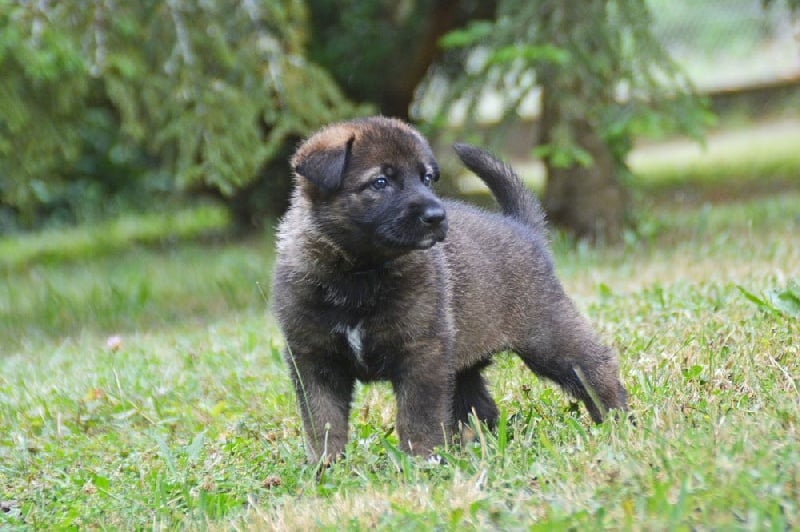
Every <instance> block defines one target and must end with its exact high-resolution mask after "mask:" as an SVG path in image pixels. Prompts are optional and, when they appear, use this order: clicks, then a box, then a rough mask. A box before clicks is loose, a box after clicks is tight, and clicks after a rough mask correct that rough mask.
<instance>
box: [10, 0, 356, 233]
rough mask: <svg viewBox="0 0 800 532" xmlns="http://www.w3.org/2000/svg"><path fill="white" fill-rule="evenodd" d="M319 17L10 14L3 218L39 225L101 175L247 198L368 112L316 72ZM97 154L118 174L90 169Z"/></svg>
mask: <svg viewBox="0 0 800 532" xmlns="http://www.w3.org/2000/svg"><path fill="white" fill-rule="evenodd" d="M307 17H308V15H307V12H306V8H305V4H304V2H302V1H301V0H209V1H204V2H193V1H189V0H143V1H141V2H118V1H114V0H87V1H86V2H47V1H42V2H24V1H3V2H0V70H2V72H3V75H2V77H0V207H3V206H4V207H5V208H6V209H7V210H8V209H10V210H12V211H13V212H14V214H15V215H21V217H22V219H23V220H26V219H27V221H28V222H32V221H33V220H34V217H35V215H36V213H37V209H38V208H39V206H40V205H42V204H47V203H48V202H49V201H53V200H54V199H56V198H63V197H64V196H65V194H66V191H67V190H68V189H69V187H70V186H71V185H74V184H75V183H76V182H79V181H81V180H83V181H86V180H87V178H89V179H88V180H89V181H92V182H96V181H97V180H98V179H97V178H98V174H105V175H109V174H113V175H120V173H121V174H122V175H123V176H125V178H126V179H123V181H125V180H128V181H131V180H148V179H149V180H151V181H153V180H155V179H156V178H158V177H161V178H162V179H163V178H164V176H168V178H167V179H168V184H167V188H171V187H178V188H182V189H185V188H192V187H198V188H204V189H209V188H210V189H213V190H216V191H218V192H219V193H221V194H223V195H230V194H232V193H234V192H235V191H236V190H237V189H239V188H241V187H243V186H245V185H246V184H247V183H248V182H250V181H251V180H253V179H254V178H255V177H256V175H257V173H258V170H259V169H260V168H261V167H263V166H264V165H265V164H266V163H267V162H268V161H270V159H271V158H272V157H273V156H274V155H275V154H276V153H277V152H278V151H279V150H280V148H281V146H282V144H283V143H284V142H285V141H286V140H287V139H290V138H293V137H297V136H301V135H304V134H306V133H308V132H309V131H310V130H312V129H314V128H316V127H318V126H319V125H321V124H323V123H326V122H329V121H332V120H336V119H340V118H342V117H345V116H352V115H354V114H357V113H358V112H359V109H358V108H356V107H355V106H353V105H351V104H349V102H348V101H347V100H346V99H345V98H344V96H343V95H342V94H341V92H340V91H339V89H338V88H337V86H336V84H335V83H334V82H333V80H332V79H331V77H330V76H329V75H328V74H327V72H326V71H324V70H323V69H322V68H320V67H318V66H317V65H315V64H313V63H311V62H309V61H308V60H307V59H306V57H305V50H306V46H307V31H306V30H307V27H308V24H307ZM98 142H101V143H102V144H103V146H98ZM92 150H96V151H102V152H104V153H106V154H108V155H107V156H106V163H107V164H108V165H111V166H113V167H114V168H113V169H114V170H115V171H111V172H109V171H108V170H109V168H102V166H103V161H102V158H100V159H99V162H98V158H97V157H89V158H88V159H91V162H88V164H82V162H83V163H87V158H86V157H83V159H82V156H83V155H86V154H87V153H91V152H92ZM98 165H99V166H101V168H98V167H97V166H98ZM282 177H283V178H284V179H285V178H286V176H285V175H284V176H282ZM107 179H108V178H107ZM101 180H102V178H101ZM107 184H108V185H109V186H111V187H113V186H125V183H116V184H114V183H107Z"/></svg>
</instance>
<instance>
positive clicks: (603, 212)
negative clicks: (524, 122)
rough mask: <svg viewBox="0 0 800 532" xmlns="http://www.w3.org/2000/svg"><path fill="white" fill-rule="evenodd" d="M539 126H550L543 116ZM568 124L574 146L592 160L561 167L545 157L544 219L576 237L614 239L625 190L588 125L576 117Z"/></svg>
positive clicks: (618, 232)
mask: <svg viewBox="0 0 800 532" xmlns="http://www.w3.org/2000/svg"><path fill="white" fill-rule="evenodd" d="M554 103H555V105H558V102H554ZM551 105H553V103H551ZM541 125H542V128H543V131H547V130H548V128H552V127H553V124H546V123H545V120H544V117H543V120H542V124H541ZM569 127H570V128H571V129H572V130H573V131H574V132H575V138H574V140H575V142H576V143H577V145H578V146H579V147H580V148H581V149H583V150H585V151H586V152H587V153H589V154H590V155H591V156H592V163H591V165H589V166H583V165H581V164H580V163H573V164H571V165H570V166H568V167H566V168H564V167H560V166H556V165H554V164H553V163H552V161H551V159H550V158H549V157H548V158H546V159H545V169H546V171H547V183H546V186H545V191H544V197H543V204H544V208H545V210H546V211H547V216H548V219H549V220H550V221H551V222H552V223H553V224H555V225H558V226H561V227H563V228H564V229H566V230H567V231H569V232H570V233H572V234H573V235H575V236H576V237H577V238H580V239H587V240H589V241H592V242H595V241H603V242H615V241H616V240H618V239H619V237H620V235H621V234H622V229H623V225H624V222H625V217H626V213H627V211H628V201H629V196H628V192H627V190H626V189H625V188H624V187H623V186H622V184H621V183H620V182H619V180H618V179H617V172H618V168H617V165H616V164H615V162H614V158H613V157H612V156H611V153H610V151H609V149H608V147H607V146H606V145H605V144H604V143H603V141H602V140H601V139H600V137H599V135H598V134H597V132H596V130H595V129H594V128H593V127H592V126H591V124H589V123H588V122H587V121H586V120H584V119H576V120H573V121H571V123H570V124H569Z"/></svg>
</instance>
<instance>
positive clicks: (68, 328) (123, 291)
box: [0, 170, 800, 530]
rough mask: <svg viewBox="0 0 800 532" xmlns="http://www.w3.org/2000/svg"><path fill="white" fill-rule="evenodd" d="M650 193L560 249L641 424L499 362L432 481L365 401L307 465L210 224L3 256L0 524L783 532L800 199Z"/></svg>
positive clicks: (282, 386)
mask: <svg viewBox="0 0 800 532" xmlns="http://www.w3.org/2000/svg"><path fill="white" fill-rule="evenodd" d="M794 175H795V176H796V175H797V171H796V170H795V173H794ZM717 178H718V177H717ZM717 178H715V179H717ZM668 182H669V179H666V178H665V179H662V180H661V181H660V182H659V183H660V184H659V185H658V187H655V188H657V189H658V193H657V194H655V193H653V190H655V188H652V187H651V188H648V187H647V186H642V188H641V190H640V192H639V194H638V197H639V198H640V199H639V207H638V216H639V221H640V225H639V230H638V231H636V232H634V231H632V232H630V233H628V234H627V235H626V238H625V242H624V244H622V245H620V246H617V247H608V248H591V247H587V246H583V245H577V246H576V245H574V244H573V243H571V242H569V241H568V240H567V239H565V238H563V237H561V236H556V237H555V238H554V251H555V255H556V262H557V268H558V271H559V274H560V277H561V278H562V280H563V282H564V284H565V286H566V288H567V290H568V292H569V293H571V294H572V295H573V296H574V298H575V300H576V302H577V303H578V305H579V306H580V307H581V308H582V309H583V310H584V311H585V312H586V313H587V315H588V316H589V317H590V318H591V320H592V321H593V323H595V324H596V327H597V328H598V330H599V331H600V333H601V335H602V336H603V338H604V339H605V340H606V341H608V342H609V343H611V344H613V345H614V346H615V347H616V349H617V350H618V351H619V353H620V360H621V367H622V378H623V381H624V382H625V384H626V386H627V387H628V389H629V391H630V402H631V411H632V413H633V415H634V416H635V419H636V423H635V425H634V424H631V423H629V422H627V421H614V420H611V421H609V422H607V423H605V424H603V425H601V426H594V425H592V424H591V423H590V420H589V418H588V415H587V414H586V413H585V411H584V410H583V409H582V408H576V407H575V405H574V404H573V402H572V401H571V400H570V399H569V398H568V397H566V396H565V395H564V394H562V393H561V392H560V391H559V390H558V389H556V388H555V387H553V386H552V385H550V384H549V383H547V382H544V381H541V380H538V379H536V378H535V377H534V376H533V375H532V374H531V373H529V372H528V371H527V370H524V369H523V366H522V364H520V363H519V362H518V360H517V359H516V358H515V357H513V356H511V355H508V356H501V357H499V359H498V362H497V363H496V364H495V365H494V366H493V367H492V368H491V369H490V372H489V376H490V381H491V383H492V389H493V391H494V395H495V397H496V398H497V402H498V405H499V406H500V409H501V411H502V420H501V423H500V426H499V428H498V430H497V431H496V432H495V433H488V432H486V431H485V430H482V429H481V428H480V427H476V431H477V433H478V438H477V439H476V441H475V442H474V443H473V444H470V445H467V446H465V447H462V448H448V449H444V450H443V451H442V454H443V455H444V456H445V457H446V458H447V463H446V464H445V465H437V466H434V465H429V464H427V463H426V462H424V461H418V460H415V459H411V458H408V457H406V456H405V455H403V454H402V453H400V452H399V451H398V450H397V445H396V444H397V440H396V435H395V434H394V432H393V430H392V426H393V416H394V405H393V400H392V396H391V393H390V390H389V388H388V387H387V386H381V385H378V386H370V387H362V388H359V390H358V400H357V404H356V405H355V408H354V411H353V415H352V419H351V421H352V436H353V438H352V441H351V444H350V446H349V448H348V453H347V458H346V459H344V460H342V461H341V462H339V463H337V464H335V465H334V466H333V467H331V468H329V469H324V470H321V471H318V470H317V468H316V467H314V465H313V464H306V463H305V461H304V451H303V443H302V434H301V427H300V421H299V417H298V415H297V412H296V405H295V400H294V397H293V392H292V390H291V386H290V382H289V379H288V377H287V375H286V371H285V368H284V365H283V362H282V360H281V358H280V356H279V348H280V345H281V339H280V335H279V333H278V332H277V329H276V327H275V324H274V322H273V320H272V319H271V318H270V316H269V313H268V299H269V293H268V291H269V283H270V267H271V262H272V256H273V251H272V249H273V242H272V239H271V236H270V235H269V234H265V235H263V236H261V237H258V238H253V239H251V240H249V241H244V242H241V241H239V242H225V241H211V242H209V241H203V242H200V241H197V240H196V239H192V238H188V237H191V236H192V235H193V234H194V231H195V229H194V228H197V227H200V228H202V229H203V230H206V229H208V227H210V226H213V225H214V224H217V223H222V221H221V220H223V218H224V217H222V216H221V215H220V214H219V213H217V214H214V213H213V212H210V211H209V210H208V208H204V209H203V210H202V211H201V214H200V215H198V217H199V219H201V221H200V222H197V223H190V222H189V221H186V220H191V219H192V217H191V216H190V215H188V214H187V215H186V218H183V217H178V218H174V217H166V218H163V219H161V221H160V222H159V221H158V220H156V221H153V219H152V218H148V220H149V222H148V223H144V224H143V226H145V227H148V229H147V230H146V231H145V234H144V236H143V235H142V234H139V233H137V230H136V229H131V230H127V229H124V228H127V227H133V228H135V227H139V224H137V223H136V222H135V220H134V221H129V222H130V223H127V222H126V223H125V224H122V225H114V224H112V225H110V226H108V227H109V230H108V231H99V232H98V230H97V229H91V228H78V229H74V230H70V231H55V230H54V231H51V232H48V233H45V234H41V235H36V236H30V237H16V238H14V239H6V240H3V241H0V250H1V251H2V253H0V368H2V369H1V370H0V506H1V507H2V511H1V512H0V528H11V529H14V528H43V529H53V528H65V527H81V528H83V527H89V528H111V529H120V528H122V529H130V528H190V529H194V528H212V529H230V528H248V527H252V528H256V529H262V528H267V529H270V528H277V529H309V528H320V529H331V530H342V529H364V528H372V527H379V528H383V529H434V528H435V529H453V530H455V529H487V528H489V529H491V528H494V529H532V530H536V529H543V530H545V529H546V530H550V529H566V528H579V529H598V528H612V529H619V528H625V529H648V530H649V529H759V530H763V529H771V530H785V529H788V528H797V527H800V507H799V505H800V434H799V433H798V431H799V430H800V392H798V385H799V384H800V383H799V382H798V380H799V379H798V376H800V357H798V355H799V354H800V353H799V352H798V351H800V348H799V347H798V346H799V345H800V335H798V330H800V320H799V319H800V299H798V298H800V239H798V235H799V234H800V186H798V184H797V183H795V184H794V185H792V183H791V181H790V180H787V181H782V182H783V183H784V185H785V188H784V189H782V190H780V191H777V192H776V191H775V190H774V187H773V186H771V187H768V190H765V191H764V193H763V194H752V193H750V192H751V191H752V190H754V189H756V188H757V186H756V185H757V180H754V181H753V183H755V184H753V185H752V186H750V187H744V188H742V189H741V190H743V191H747V192H748V193H747V194H741V195H738V196H737V197H730V195H725V197H724V198H720V197H719V196H718V195H715V194H713V193H708V197H707V198H706V200H704V199H703V198H702V197H701V198H698V197H696V196H693V197H692V201H683V202H681V201H679V200H680V199H681V198H682V197H683V196H682V195H681V194H678V195H674V194H670V193H669V186H670V185H669V183H668ZM664 183H666V184H664ZM699 184H700V185H702V183H699ZM716 184H717V185H719V186H720V187H722V186H724V184H719V182H717V183H716ZM675 186H676V187H677V186H678V185H675ZM680 187H681V190H683V191H685V190H686V187H687V183H686V182H685V179H684V180H683V181H681V183H680ZM714 189H715V187H706V188H705V189H703V187H699V190H706V192H708V191H710V190H714ZM665 191H666V193H665ZM707 200H708V201H707ZM176 220H178V221H176ZM209 220H211V221H210V222H209ZM215 220H216V221H215ZM148 224H150V225H148ZM159 224H161V226H162V232H161V233H160V234H161V235H162V236H163V237H157V235H156V236H154V235H153V230H152V225H159ZM114 228H116V229H114ZM99 233H103V234H105V235H106V236H104V237H103V236H102V235H100V234H99ZM156 233H158V231H156ZM108 234H111V235H116V236H115V237H114V238H110V237H108V236H107V235H108ZM125 242H127V243H128V245H122V244H121V243H125ZM62 249H66V250H67V251H65V252H63V253H61V252H60V251H59V250H62Z"/></svg>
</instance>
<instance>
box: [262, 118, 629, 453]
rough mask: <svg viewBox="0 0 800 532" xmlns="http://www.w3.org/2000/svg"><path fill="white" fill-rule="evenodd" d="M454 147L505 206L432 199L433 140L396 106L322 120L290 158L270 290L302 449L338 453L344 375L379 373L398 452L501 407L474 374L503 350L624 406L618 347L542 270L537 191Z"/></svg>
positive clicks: (597, 417) (347, 382) (595, 413)
mask: <svg viewBox="0 0 800 532" xmlns="http://www.w3.org/2000/svg"><path fill="white" fill-rule="evenodd" d="M455 150H456V152H457V153H458V155H459V157H460V158H461V160H462V161H463V163H464V164H465V165H466V166H467V167H468V168H469V169H470V170H472V171H473V172H475V173H476V174H477V175H478V176H479V177H480V178H481V179H482V180H483V181H484V182H485V183H486V184H487V185H488V187H489V189H490V190H491V191H492V193H493V194H494V197H495V198H496V199H497V201H498V203H499V204H500V207H501V208H502V211H503V213H502V214H500V213H490V212H484V211H482V210H480V209H478V208H475V207H473V206H470V205H467V204H464V203H461V202H458V201H453V200H443V199H439V198H438V197H437V196H436V195H435V194H434V192H433V190H432V188H431V187H432V185H433V183H434V182H436V181H437V180H438V179H439V168H438V166H437V164H436V159H435V158H434V156H433V153H432V151H431V148H430V146H429V145H428V142H427V141H426V140H425V139H424V138H423V137H422V135H420V133H418V132H417V131H416V130H414V129H413V128H412V127H410V126H409V125H407V124H405V123H404V122H401V121H399V120H396V119H390V118H384V117H373V118H367V119H361V120H354V121H351V122H344V123H339V124H333V125H330V126H328V127H325V128H323V129H322V130H320V131H319V132H317V133H316V134H314V135H312V136H311V137H310V138H309V139H308V140H306V141H305V142H304V143H303V144H301V145H300V147H299V148H298V150H297V152H296V154H295V155H294V157H293V158H292V161H291V163H292V167H293V170H294V178H295V188H294V192H293V195H292V198H291V206H290V208H289V210H288V212H287V213H286V216H285V217H284V219H283V220H282V222H281V223H280V226H279V229H278V258H277V263H276V267H275V272H274V278H273V287H272V301H273V310H274V313H275V315H276V316H277V319H278V322H279V324H280V327H281V330H282V332H283V334H284V336H285V338H286V348H285V358H286V361H287V365H288V367H289V372H290V373H291V377H292V381H293V382H294V387H295V390H296V393H297V400H298V403H299V407H300V412H301V414H302V417H303V422H304V427H305V432H306V436H307V449H308V456H309V458H310V459H311V460H320V459H322V460H325V461H329V460H332V459H335V458H336V457H337V456H338V455H340V454H341V453H342V452H343V450H344V447H345V443H346V441H347V434H348V415H349V411H350V403H351V399H352V394H353V387H354V384H355V381H356V380H357V379H358V380H360V381H364V382H369V381H375V380H388V381H390V382H391V383H392V386H393V389H394V392H395V395H396V399H397V421H396V430H397V435H398V437H399V440H400V446H401V447H402V449H403V450H405V451H406V452H409V453H412V454H416V455H428V454H429V453H431V452H432V451H433V449H434V448H435V447H436V446H437V445H441V444H443V443H445V442H446V441H448V439H449V438H450V437H452V436H453V435H455V434H456V433H457V430H458V427H459V423H461V424H466V423H467V421H468V416H469V415H470V414H473V415H475V416H476V417H477V419H478V420H480V421H482V422H485V423H486V424H487V425H489V426H490V427H492V426H494V424H495V422H496V420H497V417H498V410H497V406H496V405H495V402H494V401H493V400H492V397H491V396H490V395H489V391H488V389H487V387H486V382H485V380H484V379H483V377H482V376H481V370H482V369H483V368H485V367H486V366H487V365H488V364H489V362H490V357H491V356H492V355H493V354H494V353H497V352H500V351H505V350H511V351H513V352H515V353H517V354H518V355H519V356H520V357H521V358H522V360H524V362H525V364H527V366H528V367H529V368H530V369H531V370H533V371H534V372H535V373H537V374H538V375H541V376H543V377H547V378H548V379H551V380H553V381H555V382H556V383H558V384H559V385H561V386H562V387H563V388H564V389H566V390H567V391H568V392H570V393H571V394H572V395H574V396H575V397H577V398H579V399H581V400H582V401H583V402H584V403H585V404H586V407H587V409H588V411H589V414H590V415H591V417H592V419H593V420H594V421H595V422H600V421H601V420H602V419H603V416H604V414H605V412H606V410H607V409H609V408H618V409H623V410H624V409H626V392H625V389H624V388H623V386H622V384H621V383H620V381H619V379H618V368H617V361H616V358H615V355H614V353H613V352H612V350H611V349H609V348H608V347H606V346H605V345H603V344H602V343H601V342H600V341H599V340H598V339H597V337H596V336H595V334H594V333H593V331H592V329H591V328H590V326H589V325H588V323H587V322H586V320H584V318H583V317H582V316H581V315H580V314H579V313H578V311H577V310H576V309H575V307H574V306H573V304H572V303H571V301H570V299H569V298H568V297H567V296H566V295H565V293H564V291H563V289H562V287H561V284H560V283H559V281H558V280H557V279H556V276H555V274H554V271H553V261H552V258H551V255H550V252H549V250H548V243H547V236H546V228H545V222H544V216H543V213H542V210H541V208H540V206H539V203H538V201H537V200H536V199H535V198H534V197H533V195H531V194H530V192H528V191H527V190H526V189H525V187H524V186H523V184H522V182H521V181H520V179H519V178H518V177H517V176H516V174H514V172H513V171H512V170H511V168H509V167H508V166H506V165H504V164H503V163H502V162H499V161H498V160H496V159H494V158H492V157H491V156H490V155H488V154H487V153H486V152H484V151H482V150H480V149H478V148H475V147H471V146H468V145H465V144H457V145H456V146H455Z"/></svg>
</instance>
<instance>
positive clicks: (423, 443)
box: [392, 356, 455, 455]
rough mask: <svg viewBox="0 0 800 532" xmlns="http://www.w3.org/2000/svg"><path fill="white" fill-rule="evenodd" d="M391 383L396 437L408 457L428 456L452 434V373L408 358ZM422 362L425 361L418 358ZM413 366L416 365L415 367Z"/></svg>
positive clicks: (439, 366)
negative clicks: (395, 407) (395, 412)
mask: <svg viewBox="0 0 800 532" xmlns="http://www.w3.org/2000/svg"><path fill="white" fill-rule="evenodd" d="M408 358H409V359H411V360H408V359H407V362H408V363H407V364H404V366H403V368H402V370H401V371H400V373H399V374H398V375H397V376H396V378H395V379H393V380H392V386H393V388H394V392H395V395H396V396H397V436H398V438H399V439H400V448H401V449H403V450H404V451H406V452H407V453H410V454H415V455H429V454H431V452H432V451H433V448H434V447H436V446H437V445H442V444H443V443H445V441H446V440H448V439H449V438H450V437H451V436H452V434H453V413H452V395H453V386H454V383H455V372H454V371H452V369H451V368H450V367H449V364H426V363H424V362H425V361H424V360H413V359H414V358H415V357H414V356H410V357H408ZM419 358H423V359H424V358H425V357H419ZM415 362H417V363H415Z"/></svg>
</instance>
